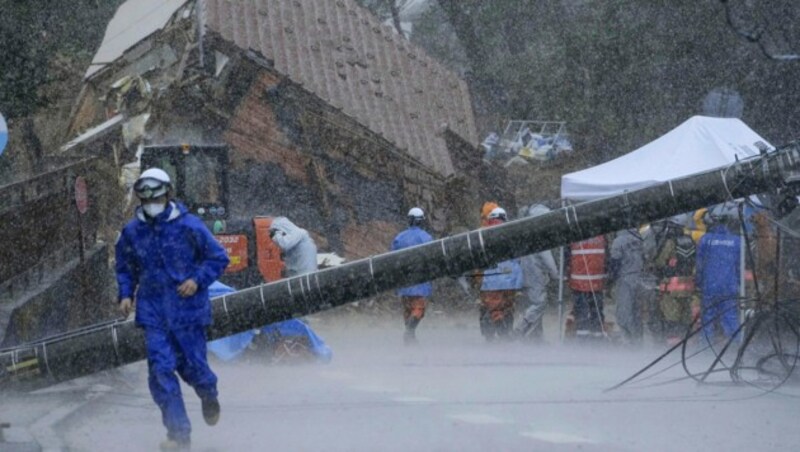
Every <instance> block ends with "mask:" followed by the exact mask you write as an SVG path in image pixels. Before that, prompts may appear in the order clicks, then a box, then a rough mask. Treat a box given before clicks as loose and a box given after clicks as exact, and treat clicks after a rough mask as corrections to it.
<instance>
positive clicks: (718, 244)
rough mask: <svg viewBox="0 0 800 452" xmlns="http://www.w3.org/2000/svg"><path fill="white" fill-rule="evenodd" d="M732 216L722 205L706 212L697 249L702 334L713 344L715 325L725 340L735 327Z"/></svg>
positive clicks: (736, 240)
mask: <svg viewBox="0 0 800 452" xmlns="http://www.w3.org/2000/svg"><path fill="white" fill-rule="evenodd" d="M734 215H735V213H734V212H733V211H732V210H731V209H729V208H728V207H726V206H724V205H720V206H715V207H714V208H712V209H709V212H708V213H707V214H706V218H705V223H706V224H707V225H708V226H709V228H708V232H706V233H705V234H704V235H703V237H702V238H700V243H698V245H697V275H696V280H695V282H696V284H697V287H698V288H699V289H700V292H701V294H702V299H701V300H702V302H701V309H702V319H703V325H704V326H703V334H704V335H705V337H706V339H707V340H708V341H711V340H713V338H714V336H715V335H714V329H715V325H717V324H720V325H721V326H722V331H723V333H724V334H725V336H726V337H727V338H731V337H732V336H733V333H734V332H735V331H736V329H737V328H738V326H739V313H738V298H739V283H740V281H739V277H740V268H739V265H740V253H741V237H739V236H738V235H736V234H733V233H732V232H731V230H730V228H731V227H732V226H735V220H734V218H735V217H734Z"/></svg>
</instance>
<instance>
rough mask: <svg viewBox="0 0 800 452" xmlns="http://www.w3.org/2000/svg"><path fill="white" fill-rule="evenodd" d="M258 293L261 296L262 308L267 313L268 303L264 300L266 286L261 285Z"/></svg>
mask: <svg viewBox="0 0 800 452" xmlns="http://www.w3.org/2000/svg"><path fill="white" fill-rule="evenodd" d="M258 292H259V293H260V294H261V307H262V308H264V310H265V311H266V310H267V302H266V300H264V285H263V284H261V285H260V286H259V290H258Z"/></svg>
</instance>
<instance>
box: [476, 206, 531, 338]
mask: <svg viewBox="0 0 800 452" xmlns="http://www.w3.org/2000/svg"><path fill="white" fill-rule="evenodd" d="M507 218H508V217H507V216H506V211H505V210H504V209H503V208H502V207H497V208H495V209H494V210H492V212H491V213H490V214H489V217H488V222H487V226H494V225H498V224H503V223H505V222H506V220H507ZM521 290H522V267H521V266H520V263H519V261H518V260H517V259H510V260H507V261H503V262H500V263H499V264H497V265H496V266H494V267H491V268H488V269H486V270H484V271H483V281H482V282H481V306H480V327H481V334H482V335H483V337H485V338H486V340H487V341H493V340H494V339H495V338H496V337H497V338H508V337H509V336H510V333H511V331H512V328H513V326H514V309H515V306H514V305H515V299H516V297H517V294H518V293H519V292H520V291H521Z"/></svg>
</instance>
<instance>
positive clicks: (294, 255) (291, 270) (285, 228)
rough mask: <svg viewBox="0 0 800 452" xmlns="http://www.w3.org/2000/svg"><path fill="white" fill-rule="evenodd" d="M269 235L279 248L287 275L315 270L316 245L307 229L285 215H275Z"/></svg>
mask: <svg viewBox="0 0 800 452" xmlns="http://www.w3.org/2000/svg"><path fill="white" fill-rule="evenodd" d="M269 236H270V238H271V239H272V241H273V242H275V244H276V245H278V248H280V249H281V252H282V254H283V264H284V265H285V272H286V276H287V277H289V278H291V277H293V276H297V275H303V274H306V273H311V272H315V271H317V245H316V244H315V243H314V239H312V238H311V236H310V235H309V234H308V231H306V230H305V229H303V228H301V227H298V226H297V225H295V224H294V223H292V222H291V221H289V219H288V218H286V217H277V218H275V219H274V220H272V224H271V225H270V227H269Z"/></svg>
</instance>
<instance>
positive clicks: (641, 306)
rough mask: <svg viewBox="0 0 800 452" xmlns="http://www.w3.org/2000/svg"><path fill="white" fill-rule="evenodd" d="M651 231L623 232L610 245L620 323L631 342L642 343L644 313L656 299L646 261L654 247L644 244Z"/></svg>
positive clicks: (652, 280) (612, 274) (624, 334)
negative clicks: (644, 232)
mask: <svg viewBox="0 0 800 452" xmlns="http://www.w3.org/2000/svg"><path fill="white" fill-rule="evenodd" d="M649 234H650V232H646V235H647V236H645V235H643V234H642V233H640V232H639V230H638V229H636V228H632V229H626V230H624V231H620V232H619V233H618V234H617V237H616V238H615V239H614V242H612V244H611V260H610V262H609V267H610V270H611V272H610V273H611V278H610V279H611V280H613V282H614V290H615V297H614V301H616V303H617V311H616V318H617V324H618V325H619V327H620V329H621V330H622V334H623V337H624V338H625V340H626V341H627V342H628V343H631V344H640V343H641V342H642V339H643V336H644V325H643V323H642V313H643V311H644V310H645V309H648V308H649V307H651V305H652V303H653V301H654V298H655V281H654V279H653V277H652V276H651V275H650V274H649V273H647V271H646V268H645V260H646V255H648V254H647V253H649V252H652V247H651V246H650V245H649V243H648V244H646V243H645V241H646V240H649V239H650V237H649Z"/></svg>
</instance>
